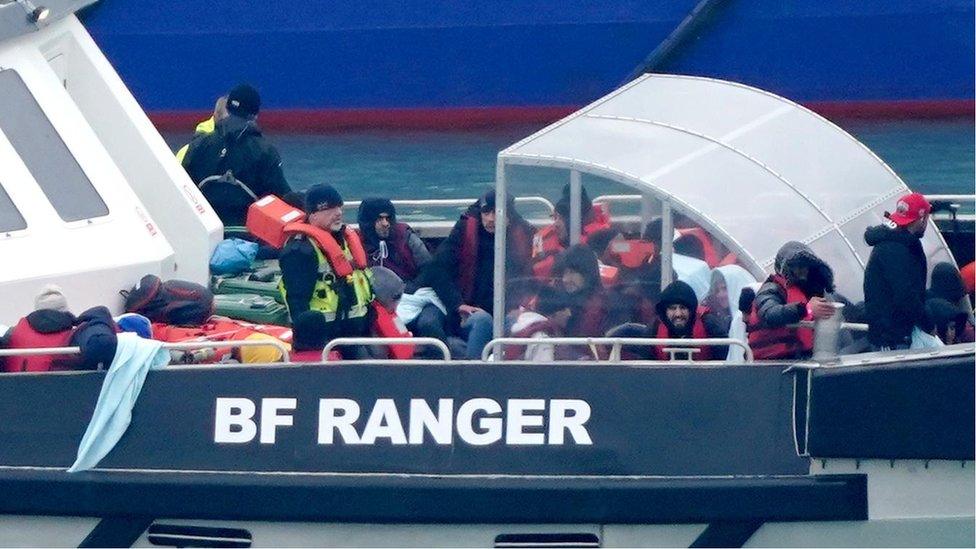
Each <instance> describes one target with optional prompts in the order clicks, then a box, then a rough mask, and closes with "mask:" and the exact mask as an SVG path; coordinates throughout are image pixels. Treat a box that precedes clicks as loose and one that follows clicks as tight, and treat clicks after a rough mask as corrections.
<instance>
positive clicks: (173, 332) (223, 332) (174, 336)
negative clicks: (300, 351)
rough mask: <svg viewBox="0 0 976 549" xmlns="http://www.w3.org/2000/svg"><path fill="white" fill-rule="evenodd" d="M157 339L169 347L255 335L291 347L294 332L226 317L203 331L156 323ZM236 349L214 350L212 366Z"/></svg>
mask: <svg viewBox="0 0 976 549" xmlns="http://www.w3.org/2000/svg"><path fill="white" fill-rule="evenodd" d="M152 330H153V339H155V340H157V341H165V342H167V343H179V342H182V341H241V340H244V339H247V338H248V336H251V335H253V334H264V335H269V336H271V337H274V338H276V339H280V340H281V341H283V342H285V343H291V340H292V331H291V328H287V327H285V326H274V325H270V324H252V323H250V322H244V321H242V320H235V319H232V318H226V317H222V316H212V317H210V319H209V320H208V321H207V322H206V323H204V324H203V325H201V326H200V327H194V328H184V327H182V326H173V325H170V324H163V323H161V322H153V324H152ZM232 352H233V349H231V348H228V347H224V348H216V349H214V356H213V359H212V360H209V361H208V362H219V361H220V360H221V359H223V358H224V357H226V356H228V355H230V354H231V353H232Z"/></svg>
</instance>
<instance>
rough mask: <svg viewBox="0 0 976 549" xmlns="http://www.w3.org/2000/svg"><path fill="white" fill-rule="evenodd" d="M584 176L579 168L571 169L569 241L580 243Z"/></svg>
mask: <svg viewBox="0 0 976 549" xmlns="http://www.w3.org/2000/svg"><path fill="white" fill-rule="evenodd" d="M582 179H583V178H582V177H581V176H580V172H579V170H570V171H569V243H570V244H571V245H572V244H579V240H580V232H581V227H582V226H583V225H582V223H581V222H580V220H581V219H582V217H583V212H582V211H581V208H580V206H581V204H580V197H581V195H582V194H583V190H582V189H583V184H582Z"/></svg>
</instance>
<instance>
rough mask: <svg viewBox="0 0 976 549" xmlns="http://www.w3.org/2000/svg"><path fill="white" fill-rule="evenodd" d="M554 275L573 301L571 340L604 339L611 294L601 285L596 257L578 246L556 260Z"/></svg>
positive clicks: (569, 332) (570, 326)
mask: <svg viewBox="0 0 976 549" xmlns="http://www.w3.org/2000/svg"><path fill="white" fill-rule="evenodd" d="M552 275H553V277H554V278H555V280H556V283H557V287H559V288H561V289H562V290H563V291H565V292H566V294H567V295H568V297H569V302H570V307H571V309H572V312H573V315H572V318H571V319H570V321H569V324H568V325H567V327H566V335H568V336H570V337H600V336H602V335H603V334H604V333H605V332H606V322H607V294H606V292H605V291H604V289H603V285H602V283H601V281H600V268H599V265H598V263H597V259H596V254H594V253H593V251H592V250H590V248H589V247H588V246H586V245H585V244H576V245H575V246H571V247H569V248H568V249H566V250H565V251H564V252H562V253H561V254H559V256H558V257H557V258H556V263H555V265H554V266H553V268H552Z"/></svg>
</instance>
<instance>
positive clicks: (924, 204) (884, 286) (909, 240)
mask: <svg viewBox="0 0 976 549" xmlns="http://www.w3.org/2000/svg"><path fill="white" fill-rule="evenodd" d="M931 211H932V206H931V205H930V204H929V202H928V201H927V200H926V199H925V197H924V196H922V195H920V194H918V193H912V194H909V195H906V196H903V197H901V198H899V199H898V203H897V205H896V207H895V213H892V214H889V213H887V212H885V217H886V219H885V222H884V224H882V225H878V226H875V227H868V229H867V230H866V231H865V232H864V241H865V242H867V244H868V246H871V247H872V249H871V257H870V258H868V264H867V266H866V267H865V268H864V305H865V315H866V316H867V321H868V341H870V342H871V346H872V348H873V349H874V350H876V351H879V350H890V349H908V348H909V347H910V346H911V343H912V330H913V329H914V328H915V327H916V326H917V327H919V328H920V329H921V330H922V331H925V332H928V331H930V330H931V323H930V322H928V319H927V317H926V314H925V279H926V278H927V273H928V264H927V261H926V259H925V251H924V250H923V249H922V243H921V238H922V236H923V235H924V234H925V227H926V226H928V222H929V213H930V212H931Z"/></svg>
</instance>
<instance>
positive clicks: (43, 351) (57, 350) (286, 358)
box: [0, 339, 291, 362]
mask: <svg viewBox="0 0 976 549" xmlns="http://www.w3.org/2000/svg"><path fill="white" fill-rule="evenodd" d="M235 347H275V348H277V349H278V350H279V351H281V359H282V361H283V362H290V361H291V355H290V354H289V352H288V346H287V345H285V344H284V343H283V342H282V341H279V340H275V339H259V340H240V341H180V342H176V343H163V344H162V348H163V349H165V350H167V351H194V350H197V349H226V348H235ZM77 354H81V347H34V348H27V349H0V357H4V356H37V355H77Z"/></svg>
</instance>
